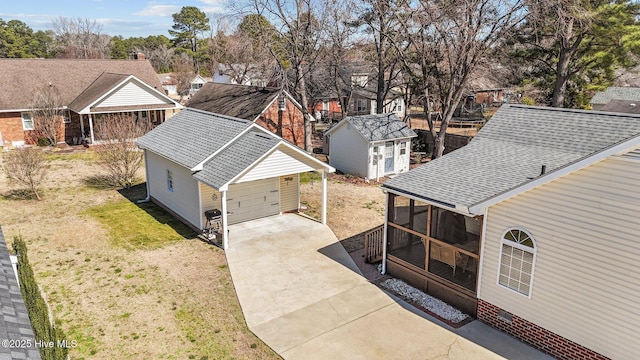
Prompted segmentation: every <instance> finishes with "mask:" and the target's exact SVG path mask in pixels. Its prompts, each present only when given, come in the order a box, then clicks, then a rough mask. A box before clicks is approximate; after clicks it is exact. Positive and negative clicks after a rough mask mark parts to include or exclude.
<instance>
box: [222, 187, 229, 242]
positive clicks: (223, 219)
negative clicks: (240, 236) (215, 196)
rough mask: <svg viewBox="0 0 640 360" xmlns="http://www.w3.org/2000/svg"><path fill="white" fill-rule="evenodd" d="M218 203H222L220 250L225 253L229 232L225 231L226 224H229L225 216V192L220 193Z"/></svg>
mask: <svg viewBox="0 0 640 360" xmlns="http://www.w3.org/2000/svg"><path fill="white" fill-rule="evenodd" d="M220 195H221V196H220V198H221V199H220V201H221V202H222V204H221V205H222V206H220V207H221V208H222V249H223V250H224V251H227V250H228V249H229V230H228V229H227V223H228V222H229V220H228V216H227V190H224V191H220Z"/></svg>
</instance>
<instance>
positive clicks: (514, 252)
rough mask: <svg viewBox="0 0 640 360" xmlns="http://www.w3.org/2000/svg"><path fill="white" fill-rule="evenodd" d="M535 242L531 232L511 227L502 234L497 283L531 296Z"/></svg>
mask: <svg viewBox="0 0 640 360" xmlns="http://www.w3.org/2000/svg"><path fill="white" fill-rule="evenodd" d="M535 258H536V244H535V241H534V240H533V237H532V236H531V234H530V233H529V232H528V231H526V230H523V229H518V228H512V229H509V230H507V231H506V232H505V233H504V235H502V241H501V249H500V270H499V274H498V284H500V285H502V286H504V287H506V288H509V289H511V290H514V291H516V292H518V293H520V294H522V295H525V296H531V285H532V283H533V265H534V263H535Z"/></svg>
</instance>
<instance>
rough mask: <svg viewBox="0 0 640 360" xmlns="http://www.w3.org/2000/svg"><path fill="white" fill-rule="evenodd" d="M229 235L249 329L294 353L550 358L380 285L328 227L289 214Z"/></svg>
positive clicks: (304, 355)
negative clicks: (438, 315)
mask: <svg viewBox="0 0 640 360" xmlns="http://www.w3.org/2000/svg"><path fill="white" fill-rule="evenodd" d="M229 231H230V234H229V249H228V251H227V253H226V256H227V261H228V263H229V269H230V270H231V276H232V278H233V283H234V286H235V288H236V292H237V294H238V298H239V300H240V305H241V307H242V311H243V313H244V316H245V319H246V321H247V325H248V326H249V329H251V331H253V333H254V334H256V336H258V337H259V338H260V339H262V340H263V341H264V342H265V343H266V344H267V345H269V346H270V347H271V348H272V349H274V350H275V351H276V352H277V353H278V354H280V355H281V356H282V357H283V358H285V359H432V358H445V359H500V358H503V357H507V358H516V357H517V358H519V359H538V358H548V359H550V358H549V357H546V356H544V355H542V354H541V353H539V352H537V351H535V350H533V349H532V348H530V347H529V346H526V345H524V344H522V343H520V342H518V341H516V340H515V339H513V338H511V337H509V336H507V335H505V334H502V333H500V332H498V331H497V330H495V329H492V328H490V327H487V326H486V325H484V324H481V323H479V322H477V321H476V322H473V323H471V324H468V325H465V326H463V327H462V328H461V329H459V331H457V332H454V331H453V330H452V329H451V328H449V327H448V326H446V325H444V324H442V323H440V322H438V321H437V320H435V319H433V318H430V317H429V316H427V315H425V314H423V313H422V312H419V311H417V310H415V309H414V308H413V307H411V306H409V305H408V304H406V303H404V302H403V301H401V300H399V299H397V298H395V297H393V296H391V295H389V294H387V293H386V292H384V291H382V290H380V289H379V288H378V287H377V286H375V285H373V284H371V283H370V282H368V281H367V280H366V279H365V278H364V277H363V276H362V275H361V274H360V271H359V270H358V268H357V266H356V265H355V263H354V262H353V260H352V259H351V257H350V256H349V255H348V254H347V253H346V251H345V250H344V248H343V247H342V245H340V243H339V242H338V239H337V238H336V237H335V235H334V234H333V232H332V231H331V230H330V229H329V227H328V226H326V225H322V224H320V223H318V222H315V221H312V220H309V219H307V218H305V217H302V216H299V215H294V214H285V215H280V216H273V217H268V218H263V219H258V220H254V221H249V222H245V223H241V224H236V225H232V226H230V227H229ZM465 328H466V329H465ZM468 339H473V340H474V341H476V342H479V343H483V344H484V346H482V345H479V344H476V343H474V342H472V341H470V340H468ZM489 349H491V350H489Z"/></svg>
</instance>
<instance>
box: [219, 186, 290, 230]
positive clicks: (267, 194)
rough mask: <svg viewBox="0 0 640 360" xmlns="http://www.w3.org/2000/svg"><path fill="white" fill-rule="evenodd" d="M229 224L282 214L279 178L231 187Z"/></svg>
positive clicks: (228, 200)
mask: <svg viewBox="0 0 640 360" xmlns="http://www.w3.org/2000/svg"><path fill="white" fill-rule="evenodd" d="M227 211H228V214H229V218H228V221H229V224H237V223H240V222H243V221H247V220H253V219H258V218H261V217H266V216H271V215H277V214H279V213H280V194H279V184H278V178H271V179H264V180H256V181H249V182H246V183H240V184H233V185H231V186H229V195H228V196H227Z"/></svg>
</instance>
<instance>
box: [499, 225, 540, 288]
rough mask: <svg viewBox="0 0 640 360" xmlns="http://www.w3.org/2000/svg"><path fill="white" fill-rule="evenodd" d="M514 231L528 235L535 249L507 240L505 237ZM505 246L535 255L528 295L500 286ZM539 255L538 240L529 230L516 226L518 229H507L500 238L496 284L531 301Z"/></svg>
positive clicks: (532, 262) (532, 261)
mask: <svg viewBox="0 0 640 360" xmlns="http://www.w3.org/2000/svg"><path fill="white" fill-rule="evenodd" d="M513 230H518V231H522V232H524V233H526V234H527V235H528V236H529V238H530V239H531V241H532V242H533V248H531V247H529V246H526V245H522V244H519V243H516V242H514V241H512V240H508V239H505V235H506V234H507V233H508V232H509V231H513ZM504 244H506V245H509V246H512V247H514V248H516V249H519V250H523V251H526V252H529V253H531V254H533V259H532V260H531V280H530V281H529V292H528V294H523V293H521V292H519V291H517V290H514V289H512V288H510V287H508V286H505V285H502V284H500V268H501V267H502V245H504ZM537 253H538V245H537V244H536V240H535V239H534V238H533V235H531V232H530V231H529V230H527V229H525V228H523V227H517V226H516V227H510V228H508V229H506V230H505V231H503V232H502V237H501V238H500V247H499V249H498V271H497V274H496V284H497V285H498V286H499V287H501V288H503V289H506V290H508V291H511V292H513V293H515V294H518V295H520V296H524V297H526V298H528V299H531V294H532V293H533V280H534V275H535V271H536V255H537Z"/></svg>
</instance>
